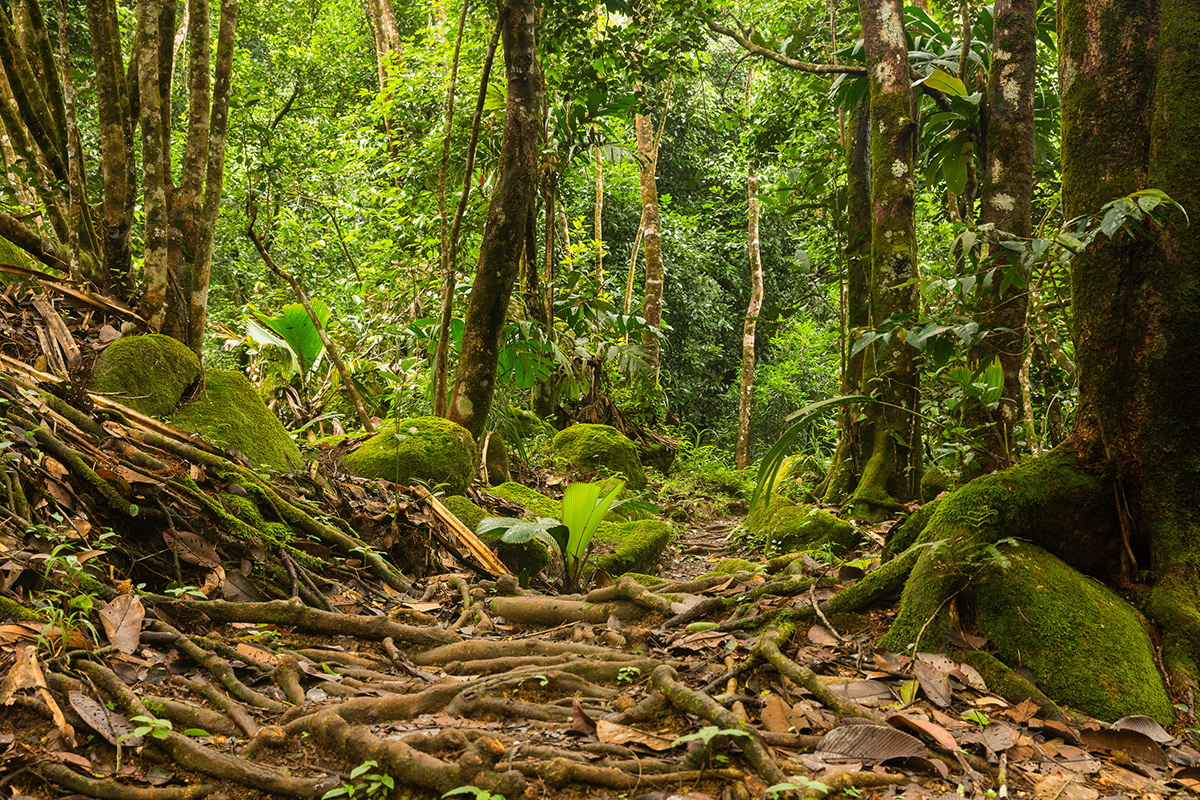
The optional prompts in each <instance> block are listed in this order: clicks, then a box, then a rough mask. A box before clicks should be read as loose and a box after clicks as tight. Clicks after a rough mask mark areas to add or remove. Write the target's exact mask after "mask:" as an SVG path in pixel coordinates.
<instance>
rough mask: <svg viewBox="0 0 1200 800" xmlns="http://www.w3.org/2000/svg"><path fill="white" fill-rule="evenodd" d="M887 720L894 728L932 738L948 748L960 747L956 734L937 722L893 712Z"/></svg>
mask: <svg viewBox="0 0 1200 800" xmlns="http://www.w3.org/2000/svg"><path fill="white" fill-rule="evenodd" d="M887 722H888V724H889V725H891V726H892V727H893V728H899V729H900V730H903V731H908V732H909V733H913V734H916V735H917V736H920V737H923V738H925V739H931V740H933V741H934V742H937V743H938V744H940V745H941V746H942V747H944V748H946V749H947V750H957V749H958V741H957V740H956V739H955V738H954V735H953V734H951V733H950V731H948V730H946V729H945V728H943V727H942V726H941V725H938V724H937V723H936V722H930V721H929V720H927V719H922V718H920V717H917V716H913V715H911V714H892V715H891V716H889V717H888V718H887Z"/></svg>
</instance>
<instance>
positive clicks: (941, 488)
mask: <svg viewBox="0 0 1200 800" xmlns="http://www.w3.org/2000/svg"><path fill="white" fill-rule="evenodd" d="M953 487H954V475H953V474H952V473H951V472H950V470H948V469H946V468H945V467H930V468H929V469H927V470H925V474H924V475H922V476H921V502H923V503H928V502H930V501H931V500H933V499H934V498H935V497H937V496H938V495H939V494H941V493H942V492H945V491H948V490H949V489H952V488H953Z"/></svg>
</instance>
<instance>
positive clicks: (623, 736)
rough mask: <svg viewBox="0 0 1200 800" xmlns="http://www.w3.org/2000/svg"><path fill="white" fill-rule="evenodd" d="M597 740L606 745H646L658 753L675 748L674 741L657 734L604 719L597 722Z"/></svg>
mask: <svg viewBox="0 0 1200 800" xmlns="http://www.w3.org/2000/svg"><path fill="white" fill-rule="evenodd" d="M596 738H597V739H599V740H600V741H602V742H604V743H606V744H640V745H645V746H646V747H649V748H650V749H651V750H654V751H656V752H662V751H664V750H670V749H671V748H672V747H674V746H675V745H673V744H672V742H673V741H675V740H674V739H668V738H666V737H665V736H659V735H658V734H656V733H647V732H646V731H639V730H635V729H633V728H630V727H628V726H626V725H618V724H617V723H615V722H609V721H608V720H603V719H599V720H596Z"/></svg>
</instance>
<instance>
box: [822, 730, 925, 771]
mask: <svg viewBox="0 0 1200 800" xmlns="http://www.w3.org/2000/svg"><path fill="white" fill-rule="evenodd" d="M822 753H829V754H833V755H839V756H844V757H846V758H860V759H862V760H863V761H869V762H871V763H879V762H880V761H886V760H888V759H889V758H903V757H905V756H924V755H925V754H926V751H925V745H923V744H921V740H920V739H918V738H917V737H915V736H912V735H910V734H907V733H905V732H904V731H898V730H896V729H895V728H892V727H890V726H887V725H842V726H841V727H838V728H834V729H833V730H831V731H830V732H829V733H827V734H825V735H824V736H823V737H821V744H820V746H819V747H818V748H817V755H818V756H820V755H821V754H822Z"/></svg>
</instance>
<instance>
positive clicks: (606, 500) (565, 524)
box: [476, 480, 625, 592]
mask: <svg viewBox="0 0 1200 800" xmlns="http://www.w3.org/2000/svg"><path fill="white" fill-rule="evenodd" d="M610 487H611V488H610ZM623 488H625V482H624V481H621V480H618V481H617V482H616V484H615V485H611V484H609V483H608V482H598V483H574V484H571V485H570V486H568V487H567V490H566V492H564V493H563V500H562V508H563V512H562V520H556V519H551V518H549V517H538V518H537V519H536V520H523V519H514V518H512V517H485V518H484V519H483V520H482V521H481V522H480V523H479V525H478V527H477V528H476V533H478V534H480V535H483V534H486V533H492V532H494V531H499V530H502V531H504V532H503V533H502V534H500V540H501V541H503V542H507V543H509V544H520V543H522V542H528V541H530V540H531V539H537V540H538V541H540V542H542V543H544V544H545V545H546V546H547V547H554V548H557V550H558V552H559V555H560V556H561V557H562V565H563V569H562V586H563V589H565V590H566V591H569V592H573V591H576V590H578V589H579V585H580V580H581V579H582V577H583V568H584V565H585V564H586V563H587V557H588V554H589V552H590V545H591V543H592V536H593V535H594V534H595V533H596V529H597V528H599V527H600V523H601V522H602V521H603V520H604V517H605V515H606V514H608V512H609V510H610V509H612V508H614V506H613V501H614V500H615V499H616V497H617V495H618V494H620V493H621V490H622V489H623Z"/></svg>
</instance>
